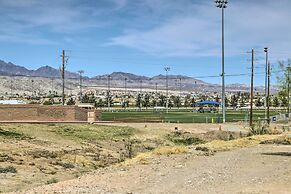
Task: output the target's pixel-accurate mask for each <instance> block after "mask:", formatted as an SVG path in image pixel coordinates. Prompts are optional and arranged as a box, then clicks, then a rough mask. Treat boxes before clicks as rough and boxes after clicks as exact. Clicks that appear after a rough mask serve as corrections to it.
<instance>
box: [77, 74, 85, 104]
mask: <svg viewBox="0 0 291 194" xmlns="http://www.w3.org/2000/svg"><path fill="white" fill-rule="evenodd" d="M78 73H79V75H80V80H79V87H80V101H81V102H82V97H83V93H82V81H83V80H82V74H83V73H84V71H83V70H79V71H78Z"/></svg>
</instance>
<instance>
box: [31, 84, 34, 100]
mask: <svg viewBox="0 0 291 194" xmlns="http://www.w3.org/2000/svg"><path fill="white" fill-rule="evenodd" d="M33 82H34V80H31V97H33Z"/></svg>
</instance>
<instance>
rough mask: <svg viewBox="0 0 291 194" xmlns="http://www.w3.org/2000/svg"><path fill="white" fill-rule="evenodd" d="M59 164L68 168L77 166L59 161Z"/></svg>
mask: <svg viewBox="0 0 291 194" xmlns="http://www.w3.org/2000/svg"><path fill="white" fill-rule="evenodd" d="M58 164H59V165H60V166H62V167H64V168H66V169H69V168H75V166H74V165H73V164H71V163H58Z"/></svg>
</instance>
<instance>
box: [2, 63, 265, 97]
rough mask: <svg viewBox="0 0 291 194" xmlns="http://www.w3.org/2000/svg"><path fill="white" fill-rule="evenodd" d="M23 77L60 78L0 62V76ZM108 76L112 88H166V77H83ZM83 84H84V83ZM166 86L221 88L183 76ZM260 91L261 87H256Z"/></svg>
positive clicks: (96, 80)
mask: <svg viewBox="0 0 291 194" xmlns="http://www.w3.org/2000/svg"><path fill="white" fill-rule="evenodd" d="M1 75H2V76H25V77H40V78H42V77H43V78H61V74H60V70H59V69H55V68H53V67H50V66H43V67H40V68H38V69H36V70H30V69H27V68H25V67H23V66H19V65H15V64H13V63H11V62H8V63H6V62H5V61H2V60H0V76H1ZM65 75H66V78H67V79H74V80H75V81H74V83H75V82H76V83H78V78H79V74H78V73H75V72H70V71H66V74H65ZM108 76H110V80H111V83H112V86H115V87H124V83H125V82H124V81H125V80H127V83H128V86H129V87H132V88H139V87H140V84H142V86H143V87H144V88H155V85H156V84H158V85H159V87H163V88H164V87H165V86H166V76H165V75H161V74H160V75H157V76H153V77H147V76H141V75H135V74H132V73H125V72H113V73H111V74H105V75H97V76H95V77H91V78H89V77H83V78H84V81H85V82H87V83H86V84H89V85H90V84H91V85H92V84H93V85H106V84H107V80H108ZM85 82H84V83H85ZM168 85H169V89H173V90H177V89H179V88H181V89H182V90H189V91H217V92H219V91H220V90H221V86H219V85H218V84H210V83H207V82H204V81H202V80H198V79H195V78H192V77H188V76H183V75H168ZM226 88H227V90H228V91H248V90H249V86H247V85H245V84H230V85H227V86H226ZM257 88H258V89H259V90H262V88H261V87H257Z"/></svg>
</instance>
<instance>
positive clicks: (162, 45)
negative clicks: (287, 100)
mask: <svg viewBox="0 0 291 194" xmlns="http://www.w3.org/2000/svg"><path fill="white" fill-rule="evenodd" d="M145 2H146V3H145V4H146V5H148V6H149V8H150V10H151V11H152V14H153V15H155V16H156V19H157V20H158V21H160V22H161V23H160V24H159V25H153V27H152V28H149V29H141V30H140V29H135V28H134V27H132V28H131V29H126V30H125V31H124V32H125V33H124V34H123V35H120V36H116V37H114V38H112V39H111V42H110V44H111V45H121V46H125V47H130V48H135V49H138V50H141V51H143V52H146V53H150V54H154V55H163V56H217V55H219V53H220V52H219V51H220V42H221V40H220V39H221V38H220V36H221V26H220V25H221V24H220V22H221V18H220V17H221V14H220V10H219V9H217V8H215V7H214V5H213V4H212V2H211V3H206V4H200V5H197V4H194V3H193V2H192V3H191V2H190V1H186V0H185V1H183V3H180V4H179V3H177V2H176V1H173V2H172V1H171V2H169V1H168V2H169V3H168V4H167V6H163V7H161V4H163V3H165V1H164V0H158V1H157V2H156V1H151V0H146V1H145ZM153 2H155V3H156V4H154V3H153ZM165 7H166V8H167V9H166V8H165ZM290 7H291V2H290V1H288V0H281V1H280V2H277V1H276V2H274V1H271V0H267V1H259V0H257V1H230V3H229V7H228V8H227V9H226V10H225V17H226V22H225V23H226V24H225V31H226V32H225V33H226V38H225V39H226V49H227V52H228V56H229V55H232V56H233V55H238V54H241V53H244V52H246V51H248V50H250V49H251V48H252V47H255V48H260V49H262V48H263V47H265V46H268V47H270V50H271V51H272V50H273V51H274V53H275V51H276V50H277V51H287V50H289V44H290V42H291V26H290V25H288V23H290V20H291V12H290ZM145 9H146V8H145ZM161 15H162V16H166V17H167V19H164V18H160V17H159V16H161ZM140 22H142V21H140ZM144 22H146V21H144ZM278 56H279V55H278Z"/></svg>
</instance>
